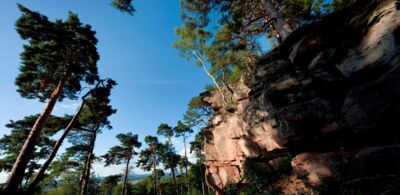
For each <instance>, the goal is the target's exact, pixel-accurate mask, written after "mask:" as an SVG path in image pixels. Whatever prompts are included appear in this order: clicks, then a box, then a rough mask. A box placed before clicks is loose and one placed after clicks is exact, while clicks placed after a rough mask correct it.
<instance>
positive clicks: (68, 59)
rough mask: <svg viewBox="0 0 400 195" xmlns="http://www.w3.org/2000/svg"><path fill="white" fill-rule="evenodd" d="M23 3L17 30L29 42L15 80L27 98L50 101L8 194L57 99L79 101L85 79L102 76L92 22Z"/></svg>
mask: <svg viewBox="0 0 400 195" xmlns="http://www.w3.org/2000/svg"><path fill="white" fill-rule="evenodd" d="M18 7H19V9H20V10H21V12H22V16H21V17H20V18H19V19H18V20H17V22H16V30H17V32H18V33H19V34H20V36H21V38H22V39H24V40H27V41H28V44H27V45H24V51H23V52H22V54H21V59H22V66H21V67H20V71H21V73H20V75H18V77H17V78H16V82H15V83H16V85H17V86H18V90H17V91H18V92H19V93H20V94H21V96H22V97H25V98H29V99H35V98H37V99H39V100H40V101H42V102H44V101H45V100H48V102H47V105H46V107H45V109H44V111H43V112H42V114H41V115H40V116H39V117H38V118H37V120H36V122H35V124H34V125H33V126H32V129H31V131H30V133H29V136H28V137H27V139H26V141H25V143H24V145H23V147H22V149H21V151H20V153H19V155H18V157H17V159H16V161H15V163H14V165H13V168H12V170H11V173H10V176H9V178H8V179H7V182H6V184H5V186H4V188H3V189H4V193H6V194H16V193H18V187H19V186H20V184H21V182H22V178H23V176H24V172H25V169H26V166H27V164H28V162H29V159H30V157H31V156H32V153H33V151H34V148H35V145H36V143H37V140H38V139H39V136H40V134H41V131H42V128H43V125H44V124H45V122H46V121H47V119H48V117H49V116H50V114H51V112H52V110H53V108H54V106H55V104H56V102H57V101H58V100H62V99H63V98H70V99H76V98H77V97H76V94H77V92H79V91H80V90H81V83H80V82H81V81H84V82H86V83H87V84H93V83H94V82H95V81H96V80H97V79H98V74H97V65H96V63H97V60H98V59H99V55H98V53H97V50H96V44H97V39H96V37H95V32H94V31H92V29H91V27H90V26H89V25H83V24H82V23H81V22H80V21H79V18H78V16H77V15H76V14H73V13H70V14H69V17H68V19H67V20H66V21H61V20H57V21H55V22H51V21H49V20H48V18H47V17H46V16H43V15H41V14H39V13H37V12H33V11H31V10H29V9H27V8H25V7H23V6H22V5H18Z"/></svg>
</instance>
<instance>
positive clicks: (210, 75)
mask: <svg viewBox="0 0 400 195" xmlns="http://www.w3.org/2000/svg"><path fill="white" fill-rule="evenodd" d="M192 53H193V55H194V57H196V59H197V60H198V61H199V62H200V63H201V66H202V67H203V70H204V72H206V74H207V75H208V77H210V78H211V80H212V81H213V83H214V85H215V86H216V87H217V89H218V91H219V92H220V93H221V97H222V101H223V102H224V103H225V104H227V102H226V99H225V95H224V93H223V91H222V89H221V87H220V86H219V85H218V83H217V80H215V78H214V76H213V75H212V74H211V73H210V72H208V70H207V67H206V64H205V63H204V60H203V58H201V57H200V56H199V55H198V54H197V53H196V51H194V50H192Z"/></svg>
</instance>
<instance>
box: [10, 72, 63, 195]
mask: <svg viewBox="0 0 400 195" xmlns="http://www.w3.org/2000/svg"><path fill="white" fill-rule="evenodd" d="M68 76H69V73H65V75H64V76H63V78H62V79H61V80H60V81H59V82H58V84H57V87H56V88H55V89H54V91H53V93H52V94H51V97H50V99H49V102H48V103H47V105H46V107H45V109H44V111H43V112H42V114H41V115H40V116H39V117H38V118H37V119H36V122H35V124H34V125H33V127H32V129H31V131H30V132H29V135H28V137H27V139H26V141H25V143H24V145H23V146H22V148H21V150H20V152H19V154H18V157H17V159H16V160H15V163H14V165H13V168H12V170H11V173H10V176H9V177H8V179H7V181H6V184H5V185H4V188H3V193H4V194H18V191H19V189H18V188H19V186H20V185H21V183H22V180H23V178H24V173H25V169H26V166H27V164H28V162H29V160H30V158H31V157H32V154H33V151H34V149H35V145H36V142H37V140H38V138H39V137H40V132H41V131H42V128H43V125H44V123H45V122H46V120H47V118H49V116H50V114H51V112H52V111H53V108H54V106H55V104H56V103H57V100H58V98H59V97H60V95H61V93H62V90H63V88H64V84H65V82H66V81H67V79H68Z"/></svg>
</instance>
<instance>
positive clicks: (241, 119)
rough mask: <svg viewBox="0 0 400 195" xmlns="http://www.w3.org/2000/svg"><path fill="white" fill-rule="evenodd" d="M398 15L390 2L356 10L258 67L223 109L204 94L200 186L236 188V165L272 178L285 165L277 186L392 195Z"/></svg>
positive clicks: (396, 170) (325, 22)
mask: <svg viewBox="0 0 400 195" xmlns="http://www.w3.org/2000/svg"><path fill="white" fill-rule="evenodd" d="M399 10H400V1H396V0H372V1H358V3H356V4H355V5H353V6H351V7H348V8H345V9H343V10H341V11H339V12H336V13H334V14H332V15H329V16H327V17H326V18H323V19H322V20H321V21H318V22H315V23H313V24H310V25H306V26H304V27H302V28H300V29H298V30H296V31H294V32H293V33H292V34H291V35H290V36H289V37H288V38H287V39H286V40H285V42H284V43H283V44H282V45H281V46H280V47H279V48H276V49H274V50H272V51H271V52H270V53H268V54H267V55H265V56H263V57H261V58H260V59H259V60H258V61H257V62H256V63H255V64H254V67H253V68H254V70H253V72H252V73H250V74H247V75H245V76H243V78H242V80H241V81H240V82H238V83H236V84H233V85H232V86H231V87H230V88H231V91H233V94H232V93H230V92H228V90H226V93H227V94H230V95H229V99H230V101H229V105H226V104H223V102H222V100H221V95H220V94H219V92H218V91H211V92H208V93H204V94H203V100H204V101H205V102H207V103H209V104H210V106H211V107H212V109H213V110H214V117H213V120H212V125H211V127H210V128H209V131H208V133H207V136H206V137H207V139H206V144H205V149H204V150H205V158H206V166H207V172H206V176H207V182H208V184H209V185H210V186H212V187H213V188H214V189H216V190H217V191H218V192H220V193H222V190H223V188H224V187H225V186H226V185H227V184H228V183H229V182H233V183H239V184H241V183H244V184H245V183H246V180H245V179H243V176H244V173H245V171H246V169H245V167H244V161H245V160H247V159H257V160H258V161H259V162H262V163H264V164H265V165H266V167H267V169H268V171H269V172H271V174H272V172H274V171H277V170H278V167H279V163H278V160H277V159H279V157H285V156H286V157H287V156H290V157H291V163H290V164H291V167H292V169H291V173H290V174H289V175H288V176H287V178H286V179H290V178H291V177H292V176H293V175H297V177H295V178H296V179H298V178H300V177H298V176H299V175H301V174H304V176H305V177H304V178H302V180H301V182H303V184H310V185H309V186H321V185H322V184H326V183H327V184H329V185H332V186H333V185H335V186H336V187H334V189H336V190H342V191H340V192H343V190H349V189H350V190H356V189H357V190H360V191H368V190H369V191H368V193H372V194H375V193H386V194H396V192H398V191H396V190H399V189H400V180H399V179H400V158H399V157H398V155H399V154H400V145H397V144H398V143H399V141H400V137H399V136H397V135H398V134H397V132H396V131H398V130H400V125H399V123H397V122H398V121H400V55H399V53H400V50H399V49H400V11H399ZM387 161H390V162H387ZM343 175H346V176H343ZM266 177H267V176H266ZM277 181H279V179H277V180H274V182H275V184H276V182H277ZM272 185H274V184H273V183H271V186H272ZM276 186H279V187H280V190H281V191H282V192H285V190H287V189H285V188H286V187H288V186H287V185H286V186H284V185H281V184H276ZM378 186H379V187H378ZM329 187H330V186H328V188H329ZM332 189H333V188H329V190H328V191H330V192H332V191H331V190H332ZM305 190H306V189H304V190H299V191H302V193H305V192H306V191H305ZM308 190H309V189H308ZM308 192H309V193H311V192H312V193H316V192H315V189H314V188H313V189H311V191H308ZM337 192H338V193H339V191H337ZM347 192H350V191H347ZM356 192H358V191H351V193H356ZM288 193H289V192H288ZM306 193H307V192H306ZM333 194H335V193H333Z"/></svg>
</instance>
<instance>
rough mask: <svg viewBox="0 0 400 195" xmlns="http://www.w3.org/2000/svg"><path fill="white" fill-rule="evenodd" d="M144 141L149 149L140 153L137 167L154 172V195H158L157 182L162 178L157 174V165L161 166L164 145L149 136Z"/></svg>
mask: <svg viewBox="0 0 400 195" xmlns="http://www.w3.org/2000/svg"><path fill="white" fill-rule="evenodd" d="M144 141H145V142H146V144H147V145H148V147H147V148H145V149H143V150H141V151H140V153H139V158H138V160H137V161H136V166H137V167H140V168H141V169H143V170H145V171H150V170H152V172H153V189H154V194H156V193H157V181H158V177H161V176H160V175H159V174H157V165H158V164H159V161H158V159H159V157H160V156H161V155H160V148H161V147H162V144H160V143H159V142H158V139H157V137H154V136H151V135H148V136H146V137H145V138H144Z"/></svg>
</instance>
